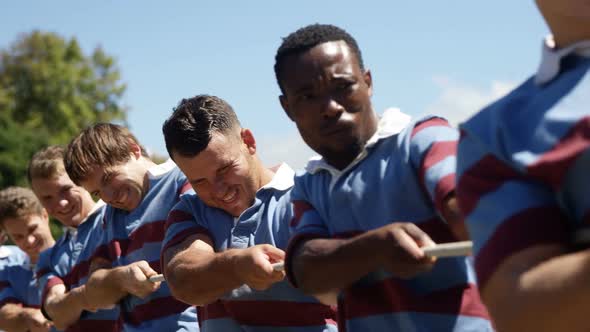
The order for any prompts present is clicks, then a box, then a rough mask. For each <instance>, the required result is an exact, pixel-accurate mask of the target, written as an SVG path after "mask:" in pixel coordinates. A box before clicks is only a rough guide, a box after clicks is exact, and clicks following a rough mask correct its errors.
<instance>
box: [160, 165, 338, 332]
mask: <svg viewBox="0 0 590 332" xmlns="http://www.w3.org/2000/svg"><path fill="white" fill-rule="evenodd" d="M293 175H294V173H293V171H292V170H291V169H290V168H289V167H288V166H287V165H286V164H283V165H281V167H280V168H279V169H278V171H277V173H276V174H275V175H274V177H273V179H272V181H271V182H270V183H268V184H267V185H265V186H263V187H262V188H261V189H260V190H258V192H257V193H256V197H255V200H254V203H253V204H252V205H251V206H250V207H249V208H248V209H246V210H245V211H244V212H243V213H242V214H241V215H240V216H239V218H234V217H233V216H231V215H229V214H227V213H226V212H224V211H222V210H220V209H216V208H211V207H209V206H207V205H205V204H204V203H203V202H202V201H201V200H199V199H198V197H197V196H196V195H195V194H194V193H193V194H191V195H189V194H187V195H184V196H183V197H182V199H181V202H180V203H178V204H177V205H176V206H175V207H174V210H173V211H172V212H171V213H170V215H169V217H168V224H167V229H166V240H165V244H164V249H163V252H164V251H165V250H166V249H167V248H170V247H173V246H175V245H177V244H179V243H181V242H182V241H184V239H186V238H187V237H188V236H190V235H194V234H198V233H202V234H205V235H207V236H208V237H209V238H210V239H211V240H212V241H213V243H214V247H215V248H214V249H215V251H216V252H222V251H224V250H227V249H232V248H248V247H251V246H254V245H257V244H272V245H273V246H276V247H278V248H281V249H285V248H286V247H287V244H288V241H289V236H290V234H289V220H290V219H291V218H292V215H293V214H292V208H291V204H290V190H291V187H292V185H293ZM234 219H235V220H234ZM195 282H198V279H197V280H195ZM335 316H336V315H335V312H334V310H333V309H332V308H330V307H329V306H325V305H322V304H320V303H318V301H317V300H315V299H314V298H312V297H310V296H306V295H304V294H303V293H301V292H300V291H299V290H297V289H295V288H293V287H292V286H291V285H289V283H288V282H287V281H286V280H284V281H281V282H278V283H276V284H274V285H273V286H272V287H271V288H269V289H267V290H264V291H257V290H254V289H251V288H250V287H248V286H247V285H243V286H241V287H239V288H237V289H234V290H233V291H231V292H229V293H228V294H227V295H225V296H223V297H222V298H221V299H219V300H218V301H216V302H214V303H212V304H209V305H206V306H204V307H200V308H199V320H200V322H201V328H202V330H203V331H257V332H258V331H279V332H280V331H284V332H287V331H298V332H299V331H300V332H304V331H336V323H335V321H334V320H335V318H336V317H335Z"/></svg>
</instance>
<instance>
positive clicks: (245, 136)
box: [240, 128, 256, 155]
mask: <svg viewBox="0 0 590 332" xmlns="http://www.w3.org/2000/svg"><path fill="white" fill-rule="evenodd" d="M240 136H242V142H244V144H245V145H246V148H247V149H248V152H250V154H251V155H254V154H255V153H256V139H255V138H254V134H252V132H251V131H250V129H247V128H242V131H241V132H240Z"/></svg>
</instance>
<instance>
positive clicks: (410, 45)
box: [0, 0, 547, 168]
mask: <svg viewBox="0 0 590 332" xmlns="http://www.w3.org/2000/svg"><path fill="white" fill-rule="evenodd" d="M3 7H4V8H2V10H0V31H1V33H0V47H3V48H4V47H7V46H8V45H9V44H10V43H12V42H13V41H14V40H15V38H16V37H17V36H18V34H19V33H23V32H29V31H31V30H33V29H40V30H45V31H53V32H57V33H59V34H61V35H62V36H64V37H68V38H69V37H76V38H77V39H78V41H79V42H80V44H81V45H82V47H83V49H84V50H85V51H86V53H89V52H90V51H91V50H92V49H93V48H94V47H96V46H97V45H101V46H102V47H103V48H104V49H105V51H106V52H107V53H108V54H110V55H113V56H114V57H115V58H116V59H117V62H118V65H119V68H120V70H121V73H122V78H123V81H124V82H126V83H127V85H128V89H127V92H126V95H125V98H124V103H125V104H126V105H127V106H129V107H130V109H131V111H130V113H129V116H128V120H129V124H130V127H131V129H132V131H133V132H134V133H135V134H136V135H137V136H138V138H139V139H140V140H141V141H142V143H143V144H144V145H145V146H147V147H148V148H149V149H150V150H152V151H155V152H157V153H159V154H162V155H165V148H164V141H163V137H162V134H161V125H162V122H163V121H164V119H165V118H166V117H167V116H168V115H169V113H170V112H171V110H172V108H173V107H174V106H175V105H176V104H177V103H178V101H179V100H180V99H182V98H183V97H189V96H193V95H196V94H200V93H208V94H214V95H218V96H220V97H222V98H224V99H226V100H227V101H228V102H230V104H232V105H233V107H234V109H235V110H236V112H237V113H238V116H239V118H240V119H241V122H242V125H243V126H245V127H247V128H250V129H252V131H253V132H254V135H255V137H256V138H257V140H258V149H259V152H260V155H261V157H262V159H263V161H264V162H265V164H268V165H272V164H276V163H278V162H280V161H287V162H288V163H290V164H291V165H292V166H294V167H295V168H301V167H302V166H303V165H304V164H305V161H306V160H307V158H308V157H309V156H311V154H312V152H311V151H309V150H308V149H306V148H305V146H304V143H303V142H302V141H301V140H300V138H299V135H298V133H297V130H296V128H295V126H294V125H293V124H292V123H291V122H290V121H289V120H288V118H287V117H286V116H285V115H284V113H283V111H282V109H281V107H280V104H279V102H278V95H279V89H278V87H277V85H276V82H275V77H274V72H273V64H274V54H275V52H276V49H277V48H278V46H279V45H280V42H281V37H284V36H286V35H287V34H289V33H290V32H292V31H294V30H296V29H297V28H299V27H301V26H304V25H307V24H310V23H316V22H319V23H330V24H335V25H338V26H340V27H342V28H344V29H346V30H347V31H349V32H350V33H351V34H352V35H353V36H354V37H355V38H356V39H357V41H358V43H359V45H360V47H361V50H362V52H363V57H364V60H365V65H366V67H367V68H369V69H371V71H372V74H373V82H374V97H373V104H374V108H375V110H377V111H378V112H379V113H380V112H381V111H382V110H384V109H385V108H388V107H399V108H401V109H402V111H404V112H406V113H408V114H411V115H413V116H418V115H420V114H424V113H438V114H442V115H444V116H446V117H448V118H449V119H451V121H452V122H453V123H457V122H459V121H461V120H462V119H464V118H465V117H467V116H468V115H469V114H471V113H473V112H475V111H477V110H478V109H479V108H481V107H482V106H483V105H485V104H487V103H488V102H490V101H491V100H493V99H496V98H497V97H499V96H501V95H502V94H504V93H505V92H507V91H508V90H509V89H510V88H512V87H513V86H515V85H516V84H518V83H519V82H520V81H522V80H524V79H525V78H526V77H527V76H528V75H530V74H531V73H533V71H534V70H535V69H536V67H537V64H538V62H539V55H540V52H539V51H540V48H541V39H542V37H543V36H544V35H546V34H547V28H546V26H545V24H544V22H543V21H542V19H541V16H540V14H539V13H538V11H537V9H536V7H535V5H534V2H533V1H532V0H527V1H514V0H498V1H473V0H455V1H421V0H416V1H399V0H398V1H395V0H390V1H371V0H365V1H336V0H334V1H332V0H326V1H321V0H315V1H312V0H299V1H288V2H287V1H224V0H220V1H167V2H156V1H114V0H111V1H95V2H82V1H69V0H68V1H57V2H48V1H28V0H20V1H16V2H11V3H10V5H7V4H5V5H4V6H3Z"/></svg>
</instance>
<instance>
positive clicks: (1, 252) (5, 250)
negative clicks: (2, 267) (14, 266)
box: [0, 245, 12, 259]
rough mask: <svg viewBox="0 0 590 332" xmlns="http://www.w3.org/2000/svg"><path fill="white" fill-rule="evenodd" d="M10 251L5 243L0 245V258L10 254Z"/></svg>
mask: <svg viewBox="0 0 590 332" xmlns="http://www.w3.org/2000/svg"><path fill="white" fill-rule="evenodd" d="M11 253H12V252H11V251H10V249H8V248H6V246H5V245H2V246H0V259H4V258H6V257H8V256H10V254H11Z"/></svg>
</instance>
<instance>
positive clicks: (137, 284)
mask: <svg viewBox="0 0 590 332" xmlns="http://www.w3.org/2000/svg"><path fill="white" fill-rule="evenodd" d="M156 274H157V272H156V271H154V270H153V269H152V268H151V267H150V266H149V264H148V263H147V262H146V261H138V262H133V263H131V264H129V265H126V266H120V267H116V268H113V269H104V268H102V269H98V270H96V271H94V272H93V273H92V274H91V275H90V277H89V278H88V281H87V282H86V284H85V285H84V286H83V287H80V289H79V290H80V291H81V292H82V293H83V294H82V295H81V297H82V299H83V303H84V304H83V307H84V308H85V309H90V310H92V309H95V308H96V309H109V308H112V307H113V305H115V304H117V302H119V300H121V298H123V297H124V296H126V295H127V294H131V295H135V296H138V297H141V298H143V297H146V296H148V295H149V294H151V293H152V292H154V291H156V290H157V289H158V288H159V287H160V283H159V282H156V283H153V282H151V281H149V280H148V278H149V277H151V276H152V275H156Z"/></svg>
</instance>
